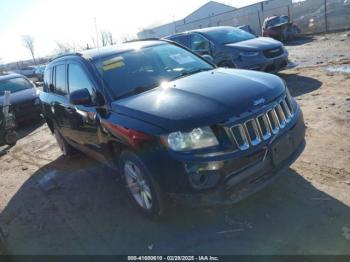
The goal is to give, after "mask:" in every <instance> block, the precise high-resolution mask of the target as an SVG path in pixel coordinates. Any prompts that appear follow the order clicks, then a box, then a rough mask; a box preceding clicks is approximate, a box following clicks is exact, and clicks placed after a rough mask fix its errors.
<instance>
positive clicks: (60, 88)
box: [55, 65, 67, 95]
mask: <svg viewBox="0 0 350 262" xmlns="http://www.w3.org/2000/svg"><path fill="white" fill-rule="evenodd" d="M55 73H56V77H55V79H56V80H55V93H57V94H60V95H66V94H67V92H66V66H65V65H59V66H56V70H55Z"/></svg>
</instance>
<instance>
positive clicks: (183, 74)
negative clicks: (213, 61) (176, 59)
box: [171, 68, 213, 81]
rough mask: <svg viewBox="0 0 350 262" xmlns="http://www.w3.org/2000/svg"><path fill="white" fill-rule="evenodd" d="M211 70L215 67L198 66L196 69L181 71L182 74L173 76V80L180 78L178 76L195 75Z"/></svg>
mask: <svg viewBox="0 0 350 262" xmlns="http://www.w3.org/2000/svg"><path fill="white" fill-rule="evenodd" d="M210 70H213V68H197V69H194V70H188V71H182V72H181V73H180V75H178V76H176V77H174V78H172V79H171V81H173V80H175V79H178V78H181V77H184V76H189V75H194V74H197V73H199V72H204V71H210Z"/></svg>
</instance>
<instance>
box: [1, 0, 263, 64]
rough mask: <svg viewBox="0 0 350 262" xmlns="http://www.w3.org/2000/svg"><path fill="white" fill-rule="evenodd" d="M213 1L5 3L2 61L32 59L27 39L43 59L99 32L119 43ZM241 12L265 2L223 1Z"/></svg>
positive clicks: (3, 0) (40, 0)
mask: <svg viewBox="0 0 350 262" xmlns="http://www.w3.org/2000/svg"><path fill="white" fill-rule="evenodd" d="M206 2H208V0H187V1H185V0H122V1H117V0H0V39H1V41H0V58H1V59H2V62H9V61H16V60H21V59H23V60H24V59H29V58H30V54H29V52H28V51H27V50H26V49H25V48H24V47H23V45H22V40H21V39H22V38H21V37H22V35H26V34H29V35H31V36H33V37H34V39H35V43H34V45H35V51H36V54H37V56H45V55H49V54H52V53H53V52H54V50H55V48H56V47H57V44H56V43H57V42H60V43H68V44H78V45H81V46H85V45H86V43H88V42H91V38H92V36H94V35H95V27H94V19H95V18H96V19H97V21H98V27H99V29H103V30H108V31H111V32H112V33H113V35H114V37H115V38H121V37H123V36H126V35H135V34H136V33H137V32H138V31H140V30H141V29H142V28H145V27H147V26H148V25H150V24H155V23H158V24H160V23H166V22H170V21H172V19H181V18H183V17H185V16H186V15H188V14H189V13H191V12H193V11H194V10H196V9H197V8H198V7H200V6H201V5H203V4H205V3H206ZM218 2H223V3H226V4H228V3H230V4H231V5H233V6H235V7H241V6H244V5H248V4H252V3H255V2H259V0H222V1H220V0H219V1H218Z"/></svg>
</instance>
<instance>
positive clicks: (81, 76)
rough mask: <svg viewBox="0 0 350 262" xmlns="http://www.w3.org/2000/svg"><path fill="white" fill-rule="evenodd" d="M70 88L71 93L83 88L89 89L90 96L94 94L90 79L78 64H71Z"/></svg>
mask: <svg viewBox="0 0 350 262" xmlns="http://www.w3.org/2000/svg"><path fill="white" fill-rule="evenodd" d="M68 87H69V93H72V92H74V91H76V90H79V89H83V88H87V89H88V90H89V92H90V94H92V93H93V92H92V91H93V88H92V85H91V83H90V80H89V78H88V77H87V75H86V74H85V72H84V70H83V69H82V68H81V67H80V66H79V65H77V64H70V65H69V66H68Z"/></svg>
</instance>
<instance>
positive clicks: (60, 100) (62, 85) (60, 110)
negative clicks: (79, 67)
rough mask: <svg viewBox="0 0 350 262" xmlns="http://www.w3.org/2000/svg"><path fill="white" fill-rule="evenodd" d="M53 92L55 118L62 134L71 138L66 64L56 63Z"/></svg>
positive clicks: (52, 104)
mask: <svg viewBox="0 0 350 262" xmlns="http://www.w3.org/2000/svg"><path fill="white" fill-rule="evenodd" d="M52 70H53V74H52V83H53V84H52V86H51V89H52V91H51V93H52V95H53V97H52V100H51V112H52V114H53V120H54V122H55V123H56V125H57V127H58V128H59V130H60V132H61V134H62V135H63V136H64V137H65V138H66V139H71V132H70V128H69V123H68V115H69V103H68V97H67V94H68V93H67V81H66V64H65V63H64V62H62V63H60V64H56V65H55V66H54V67H53V68H52Z"/></svg>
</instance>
